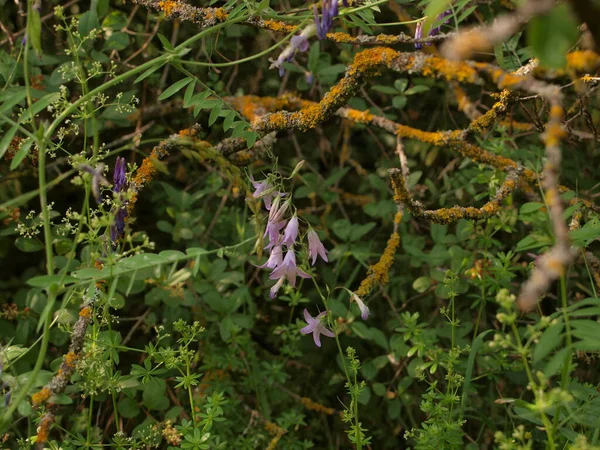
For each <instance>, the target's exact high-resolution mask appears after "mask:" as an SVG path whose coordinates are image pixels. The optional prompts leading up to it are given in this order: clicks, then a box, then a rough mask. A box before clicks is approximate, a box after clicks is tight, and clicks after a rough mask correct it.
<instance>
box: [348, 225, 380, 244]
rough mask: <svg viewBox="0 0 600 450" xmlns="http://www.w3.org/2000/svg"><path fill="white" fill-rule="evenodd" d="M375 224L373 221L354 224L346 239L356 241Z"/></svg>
mask: <svg viewBox="0 0 600 450" xmlns="http://www.w3.org/2000/svg"><path fill="white" fill-rule="evenodd" d="M376 225H377V224H376V223H375V222H369V223H365V224H364V225H354V226H353V227H352V229H351V230H350V235H349V237H348V240H350V241H358V240H359V239H360V238H362V237H363V236H365V235H366V234H367V233H368V232H369V231H371V230H372V229H373V228H375V226H376Z"/></svg>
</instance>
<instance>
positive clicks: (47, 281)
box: [27, 275, 77, 289]
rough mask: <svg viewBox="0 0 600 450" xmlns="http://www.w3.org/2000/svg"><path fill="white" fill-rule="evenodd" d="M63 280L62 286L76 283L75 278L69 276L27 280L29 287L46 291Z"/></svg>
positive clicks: (46, 276) (41, 276)
mask: <svg viewBox="0 0 600 450" xmlns="http://www.w3.org/2000/svg"><path fill="white" fill-rule="evenodd" d="M61 280H63V281H62V282H63V285H68V284H72V283H74V282H76V281H77V279H76V278H73V277H71V276H68V275H67V276H66V277H64V279H63V277H62V276H61V275H40V276H39V277H33V278H30V279H29V280H27V284H28V285H29V286H33V287H38V288H43V289H48V288H49V287H50V286H51V285H53V284H56V285H58V283H60V281H61Z"/></svg>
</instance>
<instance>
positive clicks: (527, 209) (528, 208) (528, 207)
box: [519, 202, 545, 214]
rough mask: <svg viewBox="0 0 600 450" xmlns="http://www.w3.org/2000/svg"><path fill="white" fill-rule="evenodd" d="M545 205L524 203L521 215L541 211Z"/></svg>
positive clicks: (520, 211)
mask: <svg viewBox="0 0 600 450" xmlns="http://www.w3.org/2000/svg"><path fill="white" fill-rule="evenodd" d="M544 206H545V205H544V204H543V203H540V202H528V203H524V204H523V206H521V208H520V209H519V214H531V213H533V212H536V211H539V210H540V209H542V208H543V207H544Z"/></svg>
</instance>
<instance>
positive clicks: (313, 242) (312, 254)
mask: <svg viewBox="0 0 600 450" xmlns="http://www.w3.org/2000/svg"><path fill="white" fill-rule="evenodd" d="M307 237H308V258H309V259H310V258H312V262H311V264H312V265H313V266H314V265H315V262H316V261H317V255H318V256H320V257H321V259H322V260H323V261H325V262H329V260H328V259H327V250H325V247H324V246H323V243H322V242H321V240H320V239H319V235H318V234H317V233H316V231H315V230H313V229H312V228H311V229H310V230H308V234H307Z"/></svg>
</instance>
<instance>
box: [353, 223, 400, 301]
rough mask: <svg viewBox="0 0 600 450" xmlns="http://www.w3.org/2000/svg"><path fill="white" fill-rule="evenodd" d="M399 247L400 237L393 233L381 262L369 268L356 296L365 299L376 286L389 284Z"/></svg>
mask: <svg viewBox="0 0 600 450" xmlns="http://www.w3.org/2000/svg"><path fill="white" fill-rule="evenodd" d="M396 218H398V216H396ZM399 218H400V220H401V219H402V216H401V215H400V216H399ZM398 245H400V235H399V234H398V233H397V232H393V233H392V235H391V236H390V238H389V239H388V242H387V246H386V247H385V250H384V251H383V254H382V255H381V257H380V258H379V261H378V262H377V263H376V264H375V265H373V266H371V267H369V271H368V273H367V276H366V278H365V279H364V280H363V281H362V282H361V283H360V285H359V287H358V289H357V290H356V292H355V293H356V295H358V296H359V297H364V296H366V295H369V293H370V292H371V291H372V290H373V288H374V287H375V285H380V286H384V285H386V284H387V283H388V281H389V277H390V275H389V272H390V269H391V267H392V264H393V263H394V255H395V254H396V249H397V248H398Z"/></svg>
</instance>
